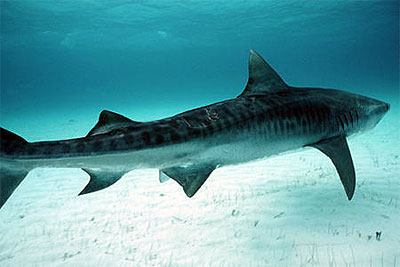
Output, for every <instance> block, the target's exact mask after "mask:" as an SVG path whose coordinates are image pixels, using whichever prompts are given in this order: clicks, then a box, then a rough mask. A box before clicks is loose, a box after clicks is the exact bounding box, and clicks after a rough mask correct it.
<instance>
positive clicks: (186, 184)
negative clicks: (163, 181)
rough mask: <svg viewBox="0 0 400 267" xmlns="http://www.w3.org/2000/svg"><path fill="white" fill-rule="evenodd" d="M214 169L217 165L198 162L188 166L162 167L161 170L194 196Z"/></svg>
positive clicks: (188, 193) (187, 193) (189, 194)
mask: <svg viewBox="0 0 400 267" xmlns="http://www.w3.org/2000/svg"><path fill="white" fill-rule="evenodd" d="M214 170H215V165H212V164H198V165H192V166H188V167H171V168H167V169H162V170H160V172H162V173H164V174H165V175H167V176H168V177H170V178H172V179H173V180H175V181H176V182H178V184H180V185H181V186H182V187H183V191H184V192H185V194H186V195H187V196H188V197H192V196H194V194H196V192H197V191H198V190H199V189H200V187H201V186H202V185H203V184H204V182H205V181H206V180H207V178H208V177H209V176H210V174H211V173H212V172H213V171H214Z"/></svg>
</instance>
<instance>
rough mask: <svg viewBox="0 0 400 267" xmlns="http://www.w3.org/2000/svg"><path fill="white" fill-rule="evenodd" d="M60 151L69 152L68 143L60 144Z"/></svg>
mask: <svg viewBox="0 0 400 267" xmlns="http://www.w3.org/2000/svg"><path fill="white" fill-rule="evenodd" d="M61 151H62V153H65V154H66V153H69V152H70V151H71V146H70V145H68V144H62V145H61Z"/></svg>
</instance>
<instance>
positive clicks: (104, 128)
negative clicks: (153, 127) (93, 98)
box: [86, 110, 140, 137]
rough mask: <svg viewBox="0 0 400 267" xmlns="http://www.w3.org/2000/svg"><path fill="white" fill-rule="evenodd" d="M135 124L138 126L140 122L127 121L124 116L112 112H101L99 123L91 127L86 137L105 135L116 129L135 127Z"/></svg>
mask: <svg viewBox="0 0 400 267" xmlns="http://www.w3.org/2000/svg"><path fill="white" fill-rule="evenodd" d="M136 124H140V122H137V121H133V120H131V119H128V118H127V117H124V116H122V115H120V114H118V113H115V112H112V111H108V110H103V111H102V112H101V113H100V116H99V121H98V122H97V124H96V125H95V126H94V127H93V129H92V130H90V132H89V133H88V134H87V136H86V137H88V136H93V135H97V134H103V133H107V132H109V131H112V130H114V129H116V128H120V127H124V126H129V125H136Z"/></svg>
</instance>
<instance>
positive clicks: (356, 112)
mask: <svg viewBox="0 0 400 267" xmlns="http://www.w3.org/2000/svg"><path fill="white" fill-rule="evenodd" d="M354 113H355V114H356V123H357V122H358V111H357V109H356V110H355V112H354Z"/></svg>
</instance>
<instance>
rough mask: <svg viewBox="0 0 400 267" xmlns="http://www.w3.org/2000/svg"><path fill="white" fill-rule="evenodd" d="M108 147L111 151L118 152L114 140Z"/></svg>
mask: <svg viewBox="0 0 400 267" xmlns="http://www.w3.org/2000/svg"><path fill="white" fill-rule="evenodd" d="M108 147H109V149H110V150H116V149H117V147H118V145H117V142H116V141H115V140H114V139H112V140H111V141H110V143H109V144H108Z"/></svg>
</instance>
